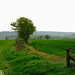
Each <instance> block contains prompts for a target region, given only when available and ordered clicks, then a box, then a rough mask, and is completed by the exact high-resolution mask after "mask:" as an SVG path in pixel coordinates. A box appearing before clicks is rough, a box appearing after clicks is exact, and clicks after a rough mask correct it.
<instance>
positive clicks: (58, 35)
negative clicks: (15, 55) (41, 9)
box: [0, 31, 75, 40]
mask: <svg viewBox="0 0 75 75" xmlns="http://www.w3.org/2000/svg"><path fill="white" fill-rule="evenodd" d="M46 35H48V36H49V39H62V38H75V33H74V32H52V31H36V32H34V33H33V35H31V36H30V39H31V40H46V38H45V36H46ZM6 37H7V39H9V40H10V39H12V40H14V39H16V38H17V33H16V32H14V31H12V32H11V31H4V32H0V39H6Z"/></svg>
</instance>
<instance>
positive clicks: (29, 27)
mask: <svg viewBox="0 0 75 75" xmlns="http://www.w3.org/2000/svg"><path fill="white" fill-rule="evenodd" d="M11 26H12V29H13V30H15V31H16V32H17V33H18V38H22V39H24V40H25V42H26V43H28V39H29V37H30V35H31V34H33V32H34V31H36V27H35V26H34V25H33V22H32V21H31V20H30V19H28V18H25V17H20V18H19V19H17V21H16V22H12V23H11Z"/></svg>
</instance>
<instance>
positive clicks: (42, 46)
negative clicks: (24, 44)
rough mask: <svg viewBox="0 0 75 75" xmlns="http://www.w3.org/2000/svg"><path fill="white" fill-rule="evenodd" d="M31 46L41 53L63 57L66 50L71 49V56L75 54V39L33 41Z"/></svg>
mask: <svg viewBox="0 0 75 75" xmlns="http://www.w3.org/2000/svg"><path fill="white" fill-rule="evenodd" d="M31 45H32V46H33V47H34V48H36V49H38V50H39V51H42V52H46V53H48V54H54V55H59V56H63V57H64V56H66V48H70V53H71V54H74V53H75V39H54V40H32V41H31Z"/></svg>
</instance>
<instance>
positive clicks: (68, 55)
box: [66, 48, 75, 68]
mask: <svg viewBox="0 0 75 75" xmlns="http://www.w3.org/2000/svg"><path fill="white" fill-rule="evenodd" d="M69 50H70V49H69V48H67V49H66V60H67V67H68V68H69V67H70V60H72V61H74V62H75V59H74V58H73V57H72V56H71V55H70V54H69Z"/></svg>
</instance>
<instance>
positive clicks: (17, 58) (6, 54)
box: [0, 40, 75, 75]
mask: <svg viewBox="0 0 75 75" xmlns="http://www.w3.org/2000/svg"><path fill="white" fill-rule="evenodd" d="M51 41H52V42H53V41H54V40H51ZM51 41H49V42H51ZM56 41H59V40H55V43H56ZM60 41H62V40H60ZM65 41H66V40H64V41H63V42H65ZM73 41H74V40H71V41H70V43H71V44H70V45H71V46H72V45H73V44H74V42H73ZM39 42H40V45H41V48H42V43H44V42H45V43H46V44H47V45H48V40H46V41H44V40H43V41H39V40H38V41H37V40H36V41H32V45H33V44H36V45H37V46H38V45H39ZM65 43H66V42H65ZM67 43H69V40H67ZM67 43H66V44H67ZM72 43H73V44H72ZM46 44H44V45H43V46H45V45H46ZM73 46H74V45H73ZM73 46H72V47H73ZM14 47H15V46H14V40H13V41H12V40H0V70H3V72H4V74H5V75H75V63H73V62H72V64H71V67H70V68H67V67H66V63H52V62H50V61H46V60H45V59H44V58H43V57H42V56H37V55H36V54H35V53H27V51H28V50H29V52H30V51H31V50H30V49H27V47H28V46H26V49H24V50H21V51H16V50H15V48H14ZM38 48H39V46H38ZM60 49H61V47H60Z"/></svg>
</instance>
